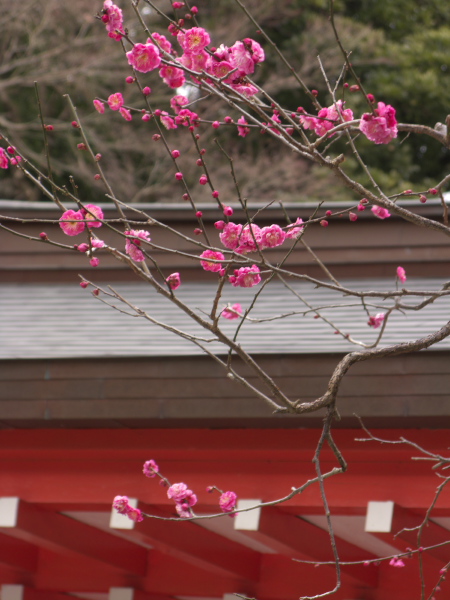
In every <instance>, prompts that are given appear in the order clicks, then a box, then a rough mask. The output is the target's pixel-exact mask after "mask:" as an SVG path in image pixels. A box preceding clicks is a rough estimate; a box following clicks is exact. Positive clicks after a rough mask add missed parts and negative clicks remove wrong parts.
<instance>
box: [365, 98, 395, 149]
mask: <svg viewBox="0 0 450 600" xmlns="http://www.w3.org/2000/svg"><path fill="white" fill-rule="evenodd" d="M359 128H360V130H361V131H362V133H363V134H364V135H365V136H366V137H367V139H369V140H370V141H371V142H374V144H389V142H390V141H391V140H393V139H394V138H396V137H397V135H398V130H397V119H396V118H395V108H394V107H393V106H390V105H389V104H385V103H384V102H378V108H375V109H374V111H373V113H364V114H363V115H362V117H361V121H360V124H359Z"/></svg>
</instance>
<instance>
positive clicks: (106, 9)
mask: <svg viewBox="0 0 450 600" xmlns="http://www.w3.org/2000/svg"><path fill="white" fill-rule="evenodd" d="M193 10H194V7H193V8H192V9H191V12H192V11H193ZM195 12H196V11H195ZM101 19H102V21H103V22H104V23H105V25H106V30H107V32H108V35H109V36H110V37H112V38H113V39H115V40H120V39H121V38H122V36H123V35H124V34H125V32H124V29H123V15H122V11H121V9H120V8H118V7H117V6H116V5H115V4H113V2H112V0H105V2H104V4H103V11H102V17H101ZM169 32H170V34H171V35H172V36H174V37H176V39H177V42H178V44H179V46H180V47H181V49H182V51H183V53H182V54H181V56H179V57H178V56H177V52H176V50H174V49H173V47H172V44H171V42H169V40H168V39H167V38H166V37H165V36H164V35H161V34H159V33H153V34H151V36H150V37H149V38H148V39H147V41H146V43H145V44H141V43H138V44H134V46H133V48H132V49H131V50H130V51H129V52H127V54H126V56H127V59H128V63H129V64H130V65H131V66H132V67H133V68H134V69H135V70H136V71H139V72H140V73H149V72H150V71H153V70H155V69H157V68H159V67H161V68H160V69H159V75H160V77H161V78H162V80H163V81H164V83H165V84H166V85H168V86H169V87H171V88H172V89H176V88H179V87H181V86H183V85H184V83H185V81H186V77H185V71H184V69H183V68H185V69H189V70H190V71H194V72H195V74H194V75H192V79H193V80H194V81H196V82H197V81H198V76H197V74H198V73H203V72H204V73H206V74H207V75H210V76H213V77H215V78H218V79H221V80H222V81H225V83H227V84H229V85H230V86H231V87H232V88H233V89H234V90H235V91H237V92H239V93H241V94H244V95H245V96H253V95H254V94H256V93H257V92H258V89H257V88H256V87H255V86H254V85H252V84H251V83H250V82H249V81H248V79H247V77H248V76H249V75H252V74H253V73H254V72H255V67H256V65H257V64H258V63H261V62H263V61H264V59H265V55H264V50H263V49H262V47H261V46H260V44H258V42H256V41H255V40H253V39H251V38H245V39H243V40H238V41H236V42H235V43H234V44H233V45H232V46H231V47H228V46H225V45H223V44H222V45H221V46H219V48H217V49H213V50H214V52H212V51H211V50H209V51H208V50H207V48H208V46H209V45H210V43H211V37H210V35H209V33H208V32H207V31H206V29H204V28H203V27H191V28H190V29H183V28H182V27H181V25H175V24H174V23H172V24H171V25H169ZM169 61H171V62H169ZM162 63H163V64H162ZM208 82H209V83H211V84H214V82H213V80H211V79H209V80H208Z"/></svg>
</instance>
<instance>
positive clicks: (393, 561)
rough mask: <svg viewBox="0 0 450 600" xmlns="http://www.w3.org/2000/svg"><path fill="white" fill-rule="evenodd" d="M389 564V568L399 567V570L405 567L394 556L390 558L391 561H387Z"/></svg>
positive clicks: (399, 559) (400, 560)
mask: <svg viewBox="0 0 450 600" xmlns="http://www.w3.org/2000/svg"><path fill="white" fill-rule="evenodd" d="M389 564H390V566H391V567H400V568H401V567H404V566H405V563H404V562H403V561H402V559H401V558H399V557H398V556H394V558H391V560H390V561H389Z"/></svg>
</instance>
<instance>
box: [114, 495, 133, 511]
mask: <svg viewBox="0 0 450 600" xmlns="http://www.w3.org/2000/svg"><path fill="white" fill-rule="evenodd" d="M129 502H130V500H129V498H128V496H116V497H115V498H114V500H113V508H114V510H117V512H118V513H119V514H120V515H125V514H126V513H127V510H128V508H129V507H130V504H129Z"/></svg>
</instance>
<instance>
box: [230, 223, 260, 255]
mask: <svg viewBox="0 0 450 600" xmlns="http://www.w3.org/2000/svg"><path fill="white" fill-rule="evenodd" d="M260 242H261V229H260V228H259V227H258V225H256V224H255V223H252V224H251V225H245V227H243V229H242V232H241V235H240V236H239V244H238V246H237V248H236V249H235V250H236V252H237V253H238V254H247V252H256V250H258V246H259V244H260Z"/></svg>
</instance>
